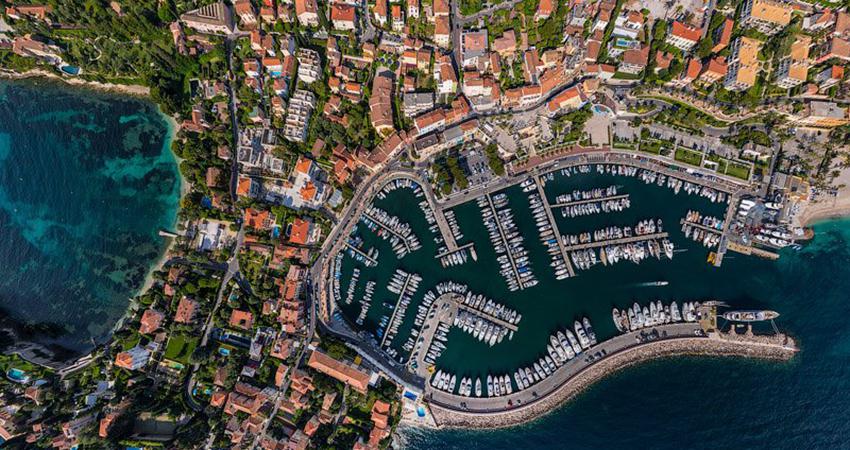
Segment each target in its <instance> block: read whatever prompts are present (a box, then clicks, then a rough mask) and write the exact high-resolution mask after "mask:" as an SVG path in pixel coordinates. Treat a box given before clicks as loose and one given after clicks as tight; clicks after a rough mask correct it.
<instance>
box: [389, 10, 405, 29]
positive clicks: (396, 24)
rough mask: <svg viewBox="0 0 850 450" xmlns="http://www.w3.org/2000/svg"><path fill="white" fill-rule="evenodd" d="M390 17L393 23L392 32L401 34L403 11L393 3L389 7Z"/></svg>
mask: <svg viewBox="0 0 850 450" xmlns="http://www.w3.org/2000/svg"><path fill="white" fill-rule="evenodd" d="M390 16H391V17H392V21H393V31H395V32H396V33H401V32H402V30H404V11H402V9H401V5H400V4H398V3H393V4H392V6H390Z"/></svg>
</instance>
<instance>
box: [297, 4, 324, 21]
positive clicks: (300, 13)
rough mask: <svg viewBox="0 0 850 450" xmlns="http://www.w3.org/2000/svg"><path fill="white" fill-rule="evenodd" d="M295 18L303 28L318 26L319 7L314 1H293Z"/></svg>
mask: <svg viewBox="0 0 850 450" xmlns="http://www.w3.org/2000/svg"><path fill="white" fill-rule="evenodd" d="M295 16H296V17H297V18H298V23H299V24H301V26H304V27H318V26H319V6H318V4H316V0H295Z"/></svg>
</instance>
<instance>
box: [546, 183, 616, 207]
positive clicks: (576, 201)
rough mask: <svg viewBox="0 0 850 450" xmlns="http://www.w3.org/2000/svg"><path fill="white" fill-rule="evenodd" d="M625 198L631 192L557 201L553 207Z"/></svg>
mask: <svg viewBox="0 0 850 450" xmlns="http://www.w3.org/2000/svg"><path fill="white" fill-rule="evenodd" d="M536 178H537V179H539V178H540V177H539V176H538V177H536ZM624 198H629V194H618V195H609V196H607V197H599V198H589V199H586V200H573V201H571V202H565V203H555V204H554V205H552V207H553V208H565V207H570V206H578V205H584V204H586V203H596V202H605V201H608V200H622V199H624Z"/></svg>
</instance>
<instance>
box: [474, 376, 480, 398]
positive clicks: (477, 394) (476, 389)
mask: <svg viewBox="0 0 850 450" xmlns="http://www.w3.org/2000/svg"><path fill="white" fill-rule="evenodd" d="M475 396H476V397H481V378H476V379H475Z"/></svg>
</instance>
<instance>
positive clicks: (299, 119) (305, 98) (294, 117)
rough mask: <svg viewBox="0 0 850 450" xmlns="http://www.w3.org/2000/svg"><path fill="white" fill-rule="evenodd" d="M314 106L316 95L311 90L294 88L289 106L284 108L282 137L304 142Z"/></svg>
mask: <svg viewBox="0 0 850 450" xmlns="http://www.w3.org/2000/svg"><path fill="white" fill-rule="evenodd" d="M300 70H301V69H300V67H299V71H300ZM315 108H316V96H315V95H313V93H312V92H310V91H306V90H303V89H298V90H296V91H295V93H294V94H293V95H292V99H291V100H289V107H288V108H287V109H286V122H285V125H284V128H283V137H284V138H286V139H287V140H289V141H293V142H304V141H305V140H306V139H307V127H308V126H309V124H310V115H311V114H312V113H313V109H315Z"/></svg>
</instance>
